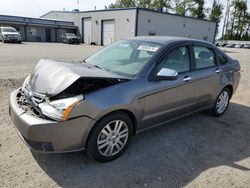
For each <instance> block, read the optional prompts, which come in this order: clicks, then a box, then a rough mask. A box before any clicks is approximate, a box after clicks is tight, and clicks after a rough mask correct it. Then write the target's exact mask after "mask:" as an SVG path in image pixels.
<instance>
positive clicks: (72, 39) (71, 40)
mask: <svg viewBox="0 0 250 188" xmlns="http://www.w3.org/2000/svg"><path fill="white" fill-rule="evenodd" d="M62 42H64V43H67V44H80V38H79V37H77V36H76V35H75V34H74V33H64V34H63V35H62Z"/></svg>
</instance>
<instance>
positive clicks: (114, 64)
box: [85, 40, 162, 76]
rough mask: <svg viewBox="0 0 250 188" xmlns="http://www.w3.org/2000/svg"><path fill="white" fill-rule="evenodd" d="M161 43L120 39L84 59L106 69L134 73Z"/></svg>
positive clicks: (144, 63) (126, 73)
mask: <svg viewBox="0 0 250 188" xmlns="http://www.w3.org/2000/svg"><path fill="white" fill-rule="evenodd" d="M161 46H162V45H161V44H158V43H153V42H145V41H139V40H120V41H118V42H116V43H113V44H112V45H110V46H108V47H106V48H104V49H102V50H100V51H99V52H97V53H96V54H94V55H92V56H90V57H89V58H88V59H86V60H85V62H86V63H88V64H92V65H96V66H98V67H100V68H103V69H105V70H107V71H110V72H113V73H117V74H123V75H127V76H134V75H136V74H137V73H138V72H139V71H140V70H142V68H143V67H144V66H145V65H146V64H147V63H148V61H149V59H151V57H152V56H153V55H154V54H155V53H156V51H157V50H158V49H159V48H160V47H161Z"/></svg>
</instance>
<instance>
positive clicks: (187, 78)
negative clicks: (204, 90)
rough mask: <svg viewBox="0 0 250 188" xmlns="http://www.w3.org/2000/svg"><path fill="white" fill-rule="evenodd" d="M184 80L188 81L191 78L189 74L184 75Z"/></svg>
mask: <svg viewBox="0 0 250 188" xmlns="http://www.w3.org/2000/svg"><path fill="white" fill-rule="evenodd" d="M182 80H183V81H184V82H188V81H190V80H191V77H190V76H185V77H184V78H183V79H182Z"/></svg>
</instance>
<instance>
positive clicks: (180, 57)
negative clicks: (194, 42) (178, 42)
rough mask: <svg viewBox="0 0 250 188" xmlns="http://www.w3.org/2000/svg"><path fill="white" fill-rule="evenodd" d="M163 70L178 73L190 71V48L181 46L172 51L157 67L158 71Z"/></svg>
mask: <svg viewBox="0 0 250 188" xmlns="http://www.w3.org/2000/svg"><path fill="white" fill-rule="evenodd" d="M162 68H168V69H173V70H175V71H177V72H178V73H181V72H187V71H189V70H190V58H189V50H188V47H186V46H181V47H177V48H175V49H173V50H172V51H170V52H169V53H168V54H167V56H166V57H165V58H164V59H163V60H162V61H161V62H160V64H159V65H158V66H157V69H158V71H160V70H161V69H162Z"/></svg>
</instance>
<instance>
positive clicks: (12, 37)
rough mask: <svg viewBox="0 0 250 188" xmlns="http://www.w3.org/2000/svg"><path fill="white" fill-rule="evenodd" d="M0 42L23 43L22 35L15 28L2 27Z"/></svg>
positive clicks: (0, 29) (0, 28)
mask: <svg viewBox="0 0 250 188" xmlns="http://www.w3.org/2000/svg"><path fill="white" fill-rule="evenodd" d="M0 41H1V42H2V43H4V42H16V43H21V42H22V39H21V35H20V33H18V32H17V30H16V29H15V28H14V27H0Z"/></svg>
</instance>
